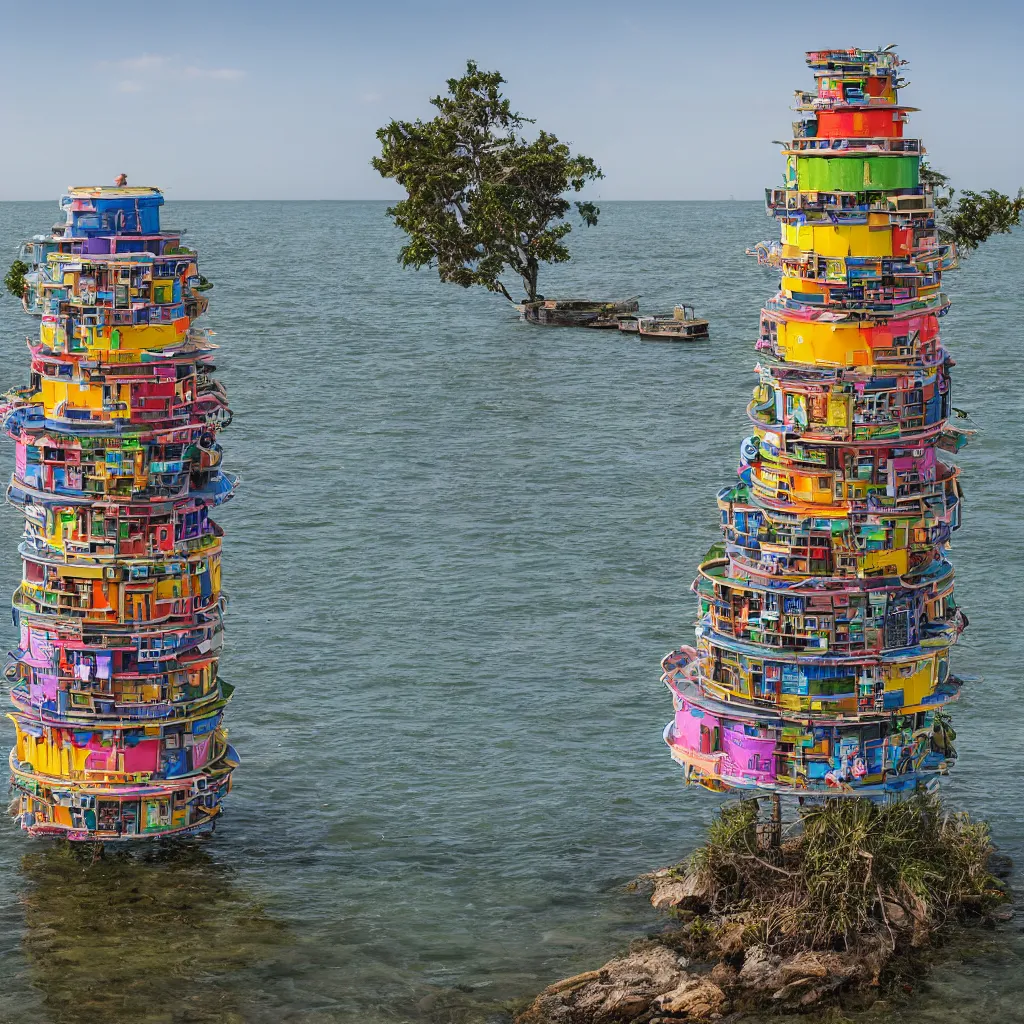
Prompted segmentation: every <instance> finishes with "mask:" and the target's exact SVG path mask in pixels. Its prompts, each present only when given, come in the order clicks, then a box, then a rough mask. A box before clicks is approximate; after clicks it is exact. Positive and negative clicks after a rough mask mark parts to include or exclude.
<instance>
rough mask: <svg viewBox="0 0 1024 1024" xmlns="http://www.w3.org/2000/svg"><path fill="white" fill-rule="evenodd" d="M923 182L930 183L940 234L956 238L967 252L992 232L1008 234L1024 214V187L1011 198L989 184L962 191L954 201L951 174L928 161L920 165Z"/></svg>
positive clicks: (957, 242) (954, 240)
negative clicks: (939, 169) (975, 189)
mask: <svg viewBox="0 0 1024 1024" xmlns="http://www.w3.org/2000/svg"><path fill="white" fill-rule="evenodd" d="M921 182H922V184H924V185H930V186H931V189H932V195H933V196H934V198H935V212H936V213H937V214H938V217H937V221H938V229H939V236H940V237H941V238H942V239H943V241H946V242H953V243H954V244H955V245H956V247H957V249H958V250H959V251H960V252H961V253H963V254H964V255H966V254H967V253H969V252H973V251H974V250H975V249H977V248H978V246H979V245H981V243H982V242H986V241H988V239H989V238H991V237H992V235H1008V234H1009V233H1010V231H1011V230H1012V229H1013V228H1015V227H1018V226H1019V225H1020V220H1021V216H1022V215H1024V188H1022V189H1018V190H1017V195H1016V196H1015V197H1014V198H1012V199H1011V198H1010V197H1009V196H1008V195H1005V194H1004V193H1002V192H998V191H996V189H994V188H990V189H986V190H985V191H984V192H969V191H964V192H961V193H960V198H959V199H957V200H956V201H954V199H953V197H954V196H955V195H956V189H954V188H952V187H951V186H950V184H949V178H948V176H947V175H945V174H943V173H942V172H941V171H937V170H936V169H935V168H934V167H930V166H929V165H928V164H922V165H921Z"/></svg>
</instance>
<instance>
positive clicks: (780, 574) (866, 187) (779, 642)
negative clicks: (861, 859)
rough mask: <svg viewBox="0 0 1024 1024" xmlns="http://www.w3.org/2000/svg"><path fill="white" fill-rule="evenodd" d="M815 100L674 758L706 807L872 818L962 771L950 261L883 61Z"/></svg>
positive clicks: (821, 80) (843, 54)
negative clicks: (721, 799)
mask: <svg viewBox="0 0 1024 1024" xmlns="http://www.w3.org/2000/svg"><path fill="white" fill-rule="evenodd" d="M807 62H808V64H809V65H810V66H811V67H812V68H813V69H814V73H815V78H816V79H817V86H818V88H817V92H815V93H802V92H798V93H797V101H798V102H797V108H796V109H797V110H799V111H800V112H801V113H802V116H803V119H802V120H801V121H799V122H797V123H796V124H795V125H794V129H795V135H796V138H794V139H793V141H792V143H791V144H790V145H789V146H788V147H787V148H786V150H785V153H786V159H787V165H786V185H785V187H784V188H780V189H771V190H768V192H767V205H768V211H769V213H770V214H772V215H774V216H775V217H776V218H777V219H778V220H780V221H781V223H782V246H781V254H780V265H781V273H782V285H781V290H780V291H779V293H778V295H776V296H775V297H774V298H773V299H771V300H770V301H769V302H768V303H767V305H766V307H765V309H764V310H763V311H762V317H761V334H760V339H759V341H758V343H757V349H758V351H759V352H760V353H761V354H762V360H763V361H762V363H761V364H760V365H759V366H758V367H757V368H756V369H757V372H758V374H759V383H758V385H757V387H756V389H755V391H754V400H753V402H752V403H751V404H750V406H749V407H748V414H749V416H750V419H751V420H752V421H753V424H754V430H753V433H752V434H751V436H750V437H748V438H746V440H744V442H743V444H742V445H741V449H740V472H739V475H740V482H739V483H738V484H737V485H736V486H734V487H729V488H726V489H725V490H723V491H721V492H720V494H719V496H718V504H719V507H720V509H721V515H722V530H723V533H724V535H725V542H724V544H719V545H717V546H716V547H715V548H713V549H712V551H711V552H709V554H708V557H707V559H706V561H705V562H704V564H702V565H701V566H700V570H699V576H698V578H697V580H696V582H695V584H694V590H695V591H696V593H697V594H698V595H699V598H700V619H699V623H698V626H697V643H696V646H695V647H684V648H682V649H680V650H678V651H675V652H673V653H672V654H669V655H668V656H667V657H666V658H665V660H664V661H663V663H662V666H663V668H664V670H665V671H664V675H663V679H664V681H665V683H666V684H667V685H668V687H669V689H670V690H671V691H672V695H673V700H674V705H675V718H674V720H673V722H671V723H670V724H669V726H668V728H667V729H666V732H665V739H666V741H667V742H668V744H669V746H670V747H671V750H672V755H673V757H674V758H675V759H676V760H677V761H678V762H679V763H680V764H682V765H683V766H684V767H685V770H686V776H687V779H688V780H692V781H695V782H699V783H701V784H702V785H704V786H706V787H708V788H710V789H715V790H720V789H731V788H740V789H761V790H774V791H783V792H785V791H795V792H803V793H806V792H813V791H821V792H831V793H836V792H840V793H843V792H845V793H853V794H858V795H877V796H883V795H887V794H891V793H895V792H899V791H901V790H906V789H908V788H912V787H914V786H916V784H917V783H918V782H919V781H922V780H927V779H929V778H930V777H932V776H934V775H935V774H936V773H940V772H944V771H945V770H946V769H947V767H948V766H949V765H950V763H951V762H952V761H953V760H954V758H955V751H954V749H953V747H952V739H953V733H952V730H951V729H950V727H949V724H948V719H947V717H946V715H945V714H944V713H943V712H942V711H941V710H940V709H941V708H942V707H943V705H945V704H946V703H947V702H948V701H951V700H953V699H954V698H955V697H956V696H957V692H958V689H959V685H960V683H959V680H958V679H957V678H955V677H954V676H953V675H952V674H951V673H950V669H949V648H950V646H951V645H952V644H953V643H954V642H955V641H956V639H957V637H958V635H959V634H960V632H961V630H962V628H963V627H964V626H965V625H966V619H965V618H964V617H963V616H962V614H961V613H960V612H959V611H958V610H957V607H956V603H955V601H954V599H953V568H952V566H951V565H950V563H949V562H948V561H947V559H946V556H945V550H946V548H947V546H948V543H949V539H950V534H951V531H953V530H955V529H956V528H957V527H958V526H959V522H960V491H959V488H958V485H957V470H956V469H955V468H954V467H952V466H951V465H949V464H948V463H947V461H946V460H944V459H943V457H942V456H941V455H940V451H946V452H951V451H956V450H957V449H958V448H959V447H960V446H961V445H962V444H963V442H964V440H965V439H966V438H965V435H964V433H963V432H962V431H959V430H957V429H956V428H955V427H952V426H951V425H950V424H949V423H948V422H947V420H948V417H949V416H950V413H951V406H950V381H949V371H950V368H951V367H952V365H953V363H952V360H950V359H949V358H948V356H947V355H946V354H945V352H944V351H943V348H942V345H941V343H940V340H939V319H940V317H942V316H943V314H944V313H945V312H946V311H947V309H948V303H947V300H946V297H945V296H944V295H943V294H942V291H941V275H942V271H943V270H944V269H947V268H949V267H951V266H953V265H954V263H955V253H954V252H952V251H951V250H950V248H949V247H948V246H944V245H941V244H940V242H939V239H938V235H937V232H936V227H935V220H934V210H933V208H932V198H931V194H930V191H929V189H928V188H927V187H925V186H924V185H922V181H921V155H922V152H923V150H922V147H921V145H920V142H919V141H918V140H917V139H909V138H904V135H903V128H904V123H905V121H906V119H907V114H908V111H909V110H910V109H911V108H908V107H905V106H902V105H901V104H900V103H899V100H898V98H897V93H898V89H899V86H900V85H901V81H900V79H899V68H900V66H901V64H902V62H901V61H899V60H898V58H897V57H896V55H895V54H894V53H891V52H888V51H878V52H865V51H861V50H839V51H834V50H830V51H821V52H813V53H809V54H808V55H807Z"/></svg>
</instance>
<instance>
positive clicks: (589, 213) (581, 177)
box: [372, 61, 603, 302]
mask: <svg viewBox="0 0 1024 1024" xmlns="http://www.w3.org/2000/svg"><path fill="white" fill-rule="evenodd" d="M504 83H505V79H504V78H502V76H501V75H500V74H499V73H498V72H497V71H481V70H479V69H478V68H477V66H476V64H475V63H474V62H473V61H468V62H467V63H466V73H465V75H463V76H462V77H461V78H450V79H448V94H447V95H446V96H435V97H434V98H433V99H432V100H431V101H430V102H431V103H432V104H433V105H434V106H435V107H436V108H437V110H438V114H437V116H436V117H434V118H433V119H432V120H430V121H426V122H424V121H420V120H416V121H392V122H391V123H390V124H388V125H385V126H384V127H383V128H381V129H379V130H378V132H377V138H378V139H379V140H380V144H381V153H380V156H377V157H374V158H373V161H372V163H373V166H374V168H375V169H376V170H377V171H378V172H379V173H380V174H381V176H382V177H384V178H392V179H394V180H395V181H396V182H397V183H398V184H399V185H401V186H402V187H403V188H404V189H405V191H406V193H407V198H405V199H403V200H401V201H400V202H398V203H396V204H395V205H394V206H392V207H390V208H389V209H388V215H389V216H390V217H391V218H392V219H393V220H394V222H395V224H396V225H398V227H400V228H401V229H402V230H403V231H405V233H406V234H407V235H408V236H409V241H408V243H407V244H406V245H405V246H403V248H402V250H401V252H400V254H399V262H400V263H401V264H402V265H403V266H406V267H415V268H416V269H420V268H422V267H428V266H436V267H437V272H438V275H439V276H440V278H441V280H442V281H449V282H451V283H453V284H459V285H462V286H463V287H464V288H468V287H470V286H471V285H483V286H484V287H485V288H487V289H488V290H490V291H492V292H500V293H501V294H502V295H504V296H505V298H507V299H508V300H509V301H510V302H515V301H516V300H515V299H513V298H512V296H511V295H510V294H509V293H508V290H507V289H506V287H505V285H504V284H503V283H502V281H501V275H502V273H503V272H504V271H506V270H511V271H513V272H514V273H516V274H518V275H519V276H520V277H521V278H522V282H523V288H524V290H525V292H526V298H527V300H528V301H532V300H533V299H535V298H536V297H537V275H538V271H539V269H540V265H541V264H542V263H564V262H566V261H567V260H568V259H569V250H568V249H567V248H566V245H565V236H566V235H568V234H569V232H570V231H571V230H572V225H571V224H569V223H568V222H566V221H565V220H564V217H565V214H566V213H567V212H568V211H569V210H570V206H571V204H570V203H569V201H568V200H567V199H566V198H565V194H566V193H567V192H570V191H571V192H579V191H581V190H582V189H583V187H584V186H585V185H586V184H587V182H588V181H594V180H596V179H598V178H601V177H603V175H602V173H601V169H600V168H599V167H598V166H597V164H596V163H595V162H594V161H593V160H592V159H591V158H590V157H588V156H581V155H579V154H573V153H572V152H571V151H570V149H569V146H567V145H566V144H565V143H564V142H560V141H559V140H558V138H557V137H556V136H554V135H552V134H550V133H549V132H545V131H538V132H537V134H536V137H535V138H533V139H532V140H531V139H527V138H526V137H524V135H523V134H522V131H523V129H524V127H525V126H526V125H531V124H534V121H533V120H532V119H530V118H528V117H525V116H523V115H522V114H520V113H517V112H516V111H513V110H512V107H511V105H510V103H509V101H508V100H507V99H506V98H505V97H504V96H503V95H502V92H501V86H502V85H503V84H504ZM575 205H576V208H577V210H578V212H579V214H580V216H581V217H582V219H583V222H584V223H585V224H587V225H590V226H593V225H594V224H596V223H597V218H598V214H599V213H600V210H599V209H598V208H597V207H596V206H595V205H594V204H593V203H591V202H577V203H576V204H575Z"/></svg>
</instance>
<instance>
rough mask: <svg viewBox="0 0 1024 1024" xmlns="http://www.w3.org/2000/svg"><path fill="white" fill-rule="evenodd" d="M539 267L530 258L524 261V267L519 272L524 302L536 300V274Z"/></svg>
mask: <svg viewBox="0 0 1024 1024" xmlns="http://www.w3.org/2000/svg"><path fill="white" fill-rule="evenodd" d="M539 270H540V265H539V264H538V263H537V261H536V260H535V259H534V258H533V257H532V256H531V257H530V258H529V259H528V260H527V261H526V266H525V267H524V268H523V269H522V270H521V271H520V272H519V273H520V276H521V277H522V279H523V287H524V288H525V289H526V301H527V302H533V301H534V300H535V299H536V298H537V274H538V272H539Z"/></svg>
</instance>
